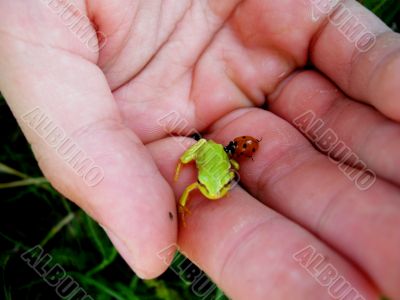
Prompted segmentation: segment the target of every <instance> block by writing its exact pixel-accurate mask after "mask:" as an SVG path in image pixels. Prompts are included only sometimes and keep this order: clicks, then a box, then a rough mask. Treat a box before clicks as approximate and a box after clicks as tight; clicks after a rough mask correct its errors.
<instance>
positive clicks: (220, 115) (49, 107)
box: [0, 0, 400, 299]
mask: <svg viewBox="0 0 400 300" xmlns="http://www.w3.org/2000/svg"><path fill="white" fill-rule="evenodd" d="M87 3H88V6H87V7H85V5H84V1H82V2H79V3H78V5H77V7H79V9H80V11H82V12H85V13H87V14H88V16H90V18H91V19H92V20H93V21H95V23H96V25H97V26H98V30H99V31H101V32H103V33H105V34H106V35H107V36H108V41H107V43H106V44H105V47H104V48H102V50H101V51H100V52H99V54H97V53H94V52H92V51H90V49H88V48H87V47H86V46H85V45H84V44H82V43H81V41H79V39H78V38H77V36H76V33H74V32H72V31H71V30H70V29H68V27H67V26H66V25H65V24H63V22H62V20H60V17H59V16H58V15H57V14H56V13H54V11H52V9H51V7H49V6H47V4H46V2H45V1H42V2H32V3H25V2H24V1H21V0H18V1H15V0H14V1H3V2H2V3H0V12H1V16H0V20H1V21H0V22H1V23H0V24H1V25H0V26H1V27H0V32H1V33H0V45H1V46H0V57H2V58H3V59H4V58H7V60H3V61H1V62H0V68H1V71H2V72H1V73H2V74H3V76H2V78H1V79H0V89H1V91H2V92H3V94H4V95H5V97H6V99H7V101H8V103H9V105H10V106H11V108H12V110H13V112H14V114H15V116H16V118H17V120H18V121H19V123H20V124H21V127H22V129H23V131H24V133H25V135H26V136H27V138H28V140H29V141H30V143H31V144H32V146H33V150H34V152H35V155H36V157H37V159H38V161H39V164H40V166H41V168H42V170H43V172H44V173H45V175H46V177H47V178H49V179H50V181H51V182H52V183H53V185H54V186H55V187H56V188H58V190H59V191H60V192H62V193H63V194H64V195H66V196H67V197H68V198H70V199H71V200H73V201H74V202H76V203H77V204H78V205H80V206H81V207H82V208H83V209H85V210H86V211H87V212H88V213H89V214H90V215H91V216H93V217H94V218H95V219H96V220H97V221H98V222H99V223H100V224H102V225H103V226H104V227H105V228H106V229H107V231H108V233H109V235H110V237H111V239H112V240H113V242H114V244H115V245H116V246H117V248H118V249H119V251H120V253H121V254H122V255H123V256H124V257H125V259H126V260H127V262H128V263H129V264H130V265H131V266H132V268H133V269H134V270H135V271H136V272H137V273H138V275H140V276H142V277H145V278H150V277H153V276H156V275H158V274H160V273H161V272H162V271H163V270H164V269H165V268H166V267H167V266H165V265H164V264H163V262H162V260H160V259H159V257H158V255H157V254H158V252H159V251H160V250H161V249H163V248H165V247H166V246H168V245H170V244H172V243H174V242H175V240H176V238H177V231H176V227H177V226H176V219H177V218H176V213H175V197H174V194H173V190H172V189H171V186H172V187H173V189H174V192H175V195H176V196H179V193H180V192H181V191H182V189H183V188H184V187H185V185H186V184H187V183H189V182H191V181H192V180H193V174H192V175H191V174H188V173H186V175H185V174H183V176H182V181H179V183H178V184H174V183H172V178H173V172H174V168H175V165H176V162H177V159H178V157H179V155H180V154H181V153H182V148H181V146H180V145H179V144H178V143H176V141H175V140H174V139H171V138H168V137H167V136H168V134H169V133H171V132H173V131H174V130H175V131H177V128H174V126H173V124H170V127H168V126H167V127H163V126H160V120H162V119H163V118H165V117H166V116H168V114H170V113H171V112H174V113H177V115H179V116H180V118H181V119H182V120H185V122H187V123H185V126H184V130H182V131H179V132H178V133H179V134H183V135H184V134H189V133H190V132H191V130H192V129H194V128H196V129H197V130H199V131H204V130H207V137H210V138H213V139H215V140H216V141H219V142H221V143H226V142H227V141H229V140H230V139H232V138H233V137H235V136H238V135H242V134H251V135H253V136H255V137H260V138H261V137H262V138H263V141H262V144H261V146H260V150H259V153H257V154H256V156H255V161H254V162H252V161H248V162H243V163H242V164H241V167H242V170H241V182H242V184H243V188H242V187H237V188H235V189H233V190H232V191H231V193H230V195H229V196H228V197H227V198H225V199H221V200H219V201H216V202H212V201H207V200H205V199H201V197H198V199H197V197H196V196H192V198H193V200H192V201H191V202H192V207H193V208H192V212H193V214H192V216H190V217H189V219H188V220H187V222H188V226H187V227H186V228H183V229H182V230H181V231H180V235H179V245H180V247H181V248H182V250H183V251H184V252H185V253H186V254H187V255H188V256H189V257H190V258H191V259H192V260H193V261H195V262H196V263H197V264H199V265H200V266H201V267H202V268H203V269H204V270H205V271H206V272H207V273H208V274H209V275H210V276H211V277H212V278H213V279H214V280H215V281H216V282H217V283H218V285H219V286H220V287H221V288H223V289H224V290H225V291H226V293H227V294H228V295H229V296H231V297H233V298H234V299H248V298H250V299H266V298H267V297H268V298H270V299H284V298H289V299H326V298H329V294H328V288H327V287H323V286H321V285H319V284H318V282H317V280H316V279H314V278H312V276H310V275H309V274H308V273H307V272H306V271H305V270H304V269H303V268H302V267H301V266H300V264H299V263H297V262H296V261H295V260H294V259H293V257H292V256H293V255H294V254H295V253H296V252H298V251H300V250H302V249H303V248H305V247H307V246H308V245H311V246H312V247H314V248H315V249H316V250H317V252H318V253H320V254H321V255H323V256H324V257H326V258H327V260H328V262H329V263H330V264H332V266H334V268H335V269H336V270H337V271H338V272H339V273H340V274H341V275H342V276H343V277H344V278H345V279H346V280H347V281H348V282H349V283H350V284H351V286H352V287H354V288H355V289H356V290H357V291H359V293H360V294H361V295H362V296H363V297H364V298H365V299H376V298H377V297H378V294H379V293H381V292H382V293H385V294H386V295H388V296H390V297H393V298H395V299H396V298H399V297H400V291H399V288H398V282H399V278H400V273H399V272H400V271H399V268H396V266H398V265H399V263H400V255H398V250H397V249H398V248H399V245H400V233H399V230H398V228H399V225H400V224H399V223H400V218H399V214H400V204H399V195H400V194H399V189H398V187H396V185H398V184H399V181H400V180H399V176H398V175H399V171H398V168H396V165H398V163H399V160H400V159H399V158H397V156H396V154H397V153H398V152H399V148H400V144H399V141H398V133H399V126H398V124H397V123H396V121H399V120H400V104H399V102H398V101H397V98H396V97H397V94H398V87H397V85H396V83H397V82H398V80H399V76H400V75H399V72H400V71H399V68H400V67H399V66H398V64H399V58H398V57H399V56H398V55H397V54H398V51H397V49H398V45H399V37H398V35H397V34H394V33H392V32H390V30H389V29H388V28H387V27H386V26H385V25H383V24H382V23H381V22H380V21H378V20H377V19H376V17H374V16H372V15H371V14H369V13H368V12H367V11H366V10H365V9H364V8H362V7H361V6H359V5H358V4H356V3H355V2H346V6H347V7H349V8H350V10H351V13H352V14H353V15H355V16H357V17H359V21H360V22H361V24H364V25H365V26H367V28H368V29H369V30H370V31H371V32H373V33H374V34H375V35H376V36H377V37H378V39H377V41H376V44H375V45H374V47H373V48H372V49H370V50H369V51H366V52H361V51H359V49H357V48H356V47H355V44H354V43H351V42H349V41H348V40H347V39H346V37H345V36H344V35H343V34H342V33H341V32H340V31H339V30H338V28H336V27H335V26H334V25H333V24H332V23H330V22H328V21H327V20H326V17H324V16H322V17H321V18H319V19H318V20H315V19H313V18H312V6H313V4H312V2H308V1H305V2H300V1H286V2H271V1H261V0H250V1H246V2H241V1H220V0H214V1H207V2H205V1H195V2H190V1H179V2H177V1H175V2H162V3H155V2H150V1H143V2H131V1H122V0H121V1H114V2H109V1H108V2H107V1H96V2H94V1H93V2H91V1H87ZM314 9H315V8H314ZM314 12H315V11H314ZM6 25H7V26H6ZM93 32H94V30H93ZM396 51H397V52H396ZM308 59H310V60H311V62H312V64H313V65H314V66H315V67H316V69H317V70H315V71H305V70H303V68H304V66H305V65H306V63H307V60H308ZM265 97H267V99H268V102H269V104H270V110H271V112H266V111H264V110H261V109H256V108H251V107H254V106H261V105H262V104H263V103H264V101H265ZM355 100H357V101H359V102H356V101H355ZM366 104H369V105H372V106H374V107H375V108H376V109H372V108H371V107H369V106H368V105H366ZM35 107H39V108H40V109H41V111H43V112H45V114H46V116H48V117H49V119H51V120H53V121H54V122H55V123H57V124H58V125H59V126H60V127H61V128H62V129H63V130H64V131H65V133H66V135H67V136H68V137H70V138H71V139H72V140H73V141H74V142H75V143H76V144H77V145H79V146H80V148H82V149H84V151H85V152H86V154H87V155H88V157H90V158H92V159H93V161H95V162H96V164H97V165H99V166H101V167H102V168H103V169H104V179H103V180H102V181H101V182H100V183H99V184H98V185H96V186H94V187H89V186H87V185H86V184H85V182H84V181H83V180H82V178H81V177H80V176H79V175H77V174H76V173H75V171H74V170H73V168H71V166H70V165H68V163H67V162H66V161H65V160H63V159H62V157H60V156H59V154H57V151H55V150H54V147H52V146H51V145H49V144H48V143H46V141H45V139H43V138H42V137H41V136H40V135H38V134H37V132H35V131H34V130H32V129H31V128H30V127H29V126H28V125H27V123H26V122H24V120H23V118H22V116H24V115H26V114H27V113H28V112H30V111H32V110H33V109H34V108H35ZM246 107H247V108H246ZM309 110H311V111H313V112H315V114H316V117H317V118H320V119H321V120H323V121H324V122H325V127H328V128H331V129H332V130H333V131H334V132H335V133H336V134H337V135H338V137H339V138H340V140H342V141H343V142H344V143H345V144H346V145H348V146H349V147H350V148H351V149H352V150H353V152H354V153H355V154H357V155H358V156H359V157H360V159H361V160H362V161H364V162H365V163H366V164H367V165H368V167H370V168H371V169H373V170H374V171H375V172H376V174H377V175H378V176H379V178H378V179H377V180H376V182H375V183H374V184H373V185H372V186H371V187H370V188H369V189H368V190H367V191H360V190H359V189H358V188H357V187H356V185H355V184H354V182H352V181H350V180H349V179H348V178H347V177H346V176H345V175H344V174H343V173H342V172H341V171H340V170H339V169H338V168H337V166H336V165H335V164H333V163H332V162H330V161H329V160H328V159H327V157H326V156H324V155H323V154H321V153H319V152H318V151H317V150H315V149H314V148H313V147H312V146H311V144H310V142H309V141H307V140H306V138H304V137H303V136H302V134H301V133H300V132H299V130H296V129H295V128H294V125H293V120H294V119H296V118H297V117H298V116H301V115H302V114H303V113H304V112H307V111H309ZM355 125H357V126H355ZM181 126H182V125H181ZM165 129H166V131H167V132H166V131H165ZM179 129H181V128H179ZM372 130H373V132H371V131H372ZM354 131H355V132H354ZM175 133H177V132H175ZM396 137H397V140H396ZM142 143H144V144H146V146H143V144H142ZM380 149H385V150H386V153H385V155H384V156H382V155H380V151H379V150H380ZM153 159H154V161H155V162H156V163H157V164H158V168H157V167H156V165H155V163H154V161H153ZM158 169H160V171H161V173H162V175H163V176H162V175H161V174H160V173H159V171H158ZM164 178H165V179H167V180H168V181H170V182H169V183H170V184H169V185H168V183H167V182H166V181H165V179H164ZM389 182H392V183H389ZM256 199H259V200H261V202H263V203H264V204H267V205H268V206H269V207H270V208H269V207H267V206H265V205H264V204H262V203H260V202H258V201H255V200H256ZM274 210H275V211H277V212H274ZM169 212H173V214H174V215H175V217H174V218H173V220H171V219H170V217H169ZM299 225H300V226H299ZM117 237H118V238H117Z"/></svg>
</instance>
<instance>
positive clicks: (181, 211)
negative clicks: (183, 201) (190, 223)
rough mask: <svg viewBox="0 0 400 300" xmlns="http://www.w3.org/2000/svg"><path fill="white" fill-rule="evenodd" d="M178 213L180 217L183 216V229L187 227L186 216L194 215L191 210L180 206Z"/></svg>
mask: <svg viewBox="0 0 400 300" xmlns="http://www.w3.org/2000/svg"><path fill="white" fill-rule="evenodd" d="M178 211H179V215H180V216H181V220H182V224H183V227H186V220H185V216H186V215H189V216H190V215H191V214H192V213H191V212H190V210H189V208H187V207H186V206H182V205H179V208H178Z"/></svg>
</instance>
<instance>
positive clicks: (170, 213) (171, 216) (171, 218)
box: [168, 212, 174, 220]
mask: <svg viewBox="0 0 400 300" xmlns="http://www.w3.org/2000/svg"><path fill="white" fill-rule="evenodd" d="M168 215H169V219H170V220H173V219H174V215H173V214H172V212H168Z"/></svg>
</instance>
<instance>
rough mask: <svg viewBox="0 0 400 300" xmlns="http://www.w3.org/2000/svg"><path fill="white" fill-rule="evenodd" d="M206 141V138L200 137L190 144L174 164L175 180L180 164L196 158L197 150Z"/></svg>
mask: <svg viewBox="0 0 400 300" xmlns="http://www.w3.org/2000/svg"><path fill="white" fill-rule="evenodd" d="M205 143H207V140H206V139H200V140H199V141H198V142H197V143H195V144H193V145H192V146H190V147H189V148H188V149H187V150H186V151H185V152H184V153H183V154H182V156H181V157H180V158H179V163H178V165H177V166H176V171H175V176H174V180H175V181H177V180H178V177H179V173H180V171H181V167H182V164H187V163H190V162H191V161H192V160H194V159H196V154H197V151H199V149H200V148H201V147H202V146H203V145H204V144H205Z"/></svg>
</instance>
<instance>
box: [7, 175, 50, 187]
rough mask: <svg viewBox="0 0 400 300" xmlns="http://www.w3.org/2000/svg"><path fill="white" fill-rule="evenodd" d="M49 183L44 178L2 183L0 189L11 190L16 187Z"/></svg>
mask: <svg viewBox="0 0 400 300" xmlns="http://www.w3.org/2000/svg"><path fill="white" fill-rule="evenodd" d="M46 183H48V181H47V179H46V178H44V177H39V178H27V179H22V180H17V181H12V182H6V183H0V189H10V188H15V187H21V186H27V185H42V184H46Z"/></svg>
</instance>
